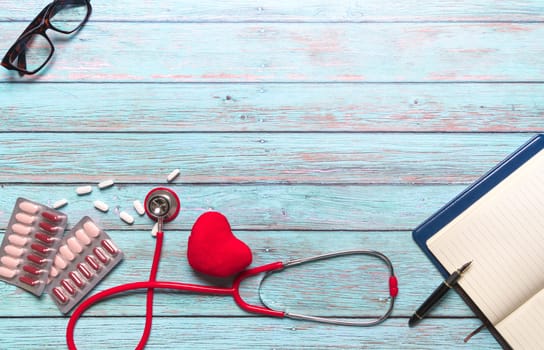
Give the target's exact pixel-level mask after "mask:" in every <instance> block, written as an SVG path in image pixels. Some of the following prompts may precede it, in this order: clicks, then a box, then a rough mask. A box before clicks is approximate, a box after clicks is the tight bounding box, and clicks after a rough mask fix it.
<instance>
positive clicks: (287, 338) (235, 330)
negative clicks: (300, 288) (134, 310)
mask: <svg viewBox="0 0 544 350" xmlns="http://www.w3.org/2000/svg"><path fill="white" fill-rule="evenodd" d="M16 320H17V321H20V322H25V325H26V326H28V327H29V328H31V329H44V328H45V327H46V328H47V332H43V333H38V332H36V333H32V334H29V335H25V336H24V337H17V336H16V337H9V338H7V339H5V340H4V341H3V345H5V346H6V348H9V349H25V348H27V347H28V344H40V349H59V348H62V347H63V345H64V329H65V327H66V323H67V320H66V319H63V318H51V319H40V318H37V319H16ZM406 322H407V320H406V319H391V320H388V321H387V323H385V324H383V325H382V326H380V327H370V328H359V327H331V326H326V325H319V324H315V323H306V322H300V321H291V320H280V319H272V318H229V317H227V318H217V317H216V318H199V317H190V318H183V317H156V318H155V320H154V322H153V323H154V328H153V331H152V333H151V338H150V341H149V343H148V346H147V347H146V349H180V348H187V347H190V348H191V349H210V348H213V349H293V348H304V349H339V348H341V349H361V348H363V349H364V348H371V349H390V348H391V347H395V348H397V349H398V348H402V349H418V350H420V349H458V348H459V347H460V346H462V345H463V344H462V342H463V340H462V339H463V338H464V337H465V336H466V335H467V334H468V333H470V332H471V331H473V330H474V329H475V328H476V327H478V326H479V325H480V323H479V321H478V320H475V319H464V320H456V319H446V320H428V322H427V323H426V324H425V325H424V324H422V325H421V326H420V327H418V328H408V327H406V326H405V324H406ZM0 326H1V327H2V329H4V330H5V332H6V333H8V334H17V333H18V332H19V331H20V329H21V324H20V323H18V322H13V321H11V320H6V319H0ZM142 327H143V319H138V318H136V319H135V318H121V319H120V318H104V317H99V318H85V319H83V320H82V322H81V324H80V325H78V328H76V333H75V339H76V344H77V345H78V349H80V350H84V349H98V348H100V349H104V348H107V349H132V348H133V347H134V346H135V345H136V344H137V343H138V340H139V339H140V334H141V329H142ZM430 334H432V335H433V336H432V337H431V336H429V335H430ZM467 346H469V347H471V348H473V349H490V350H492V349H500V347H499V346H498V345H497V343H496V342H495V341H494V340H493V338H492V337H491V336H490V335H489V334H488V333H487V332H485V331H484V332H482V333H480V334H478V335H477V336H475V337H474V338H473V339H472V340H471V341H470V342H469V343H468V345H467Z"/></svg>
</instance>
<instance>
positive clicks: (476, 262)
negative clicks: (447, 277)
mask: <svg viewBox="0 0 544 350" xmlns="http://www.w3.org/2000/svg"><path fill="white" fill-rule="evenodd" d="M427 246H428V247H429V249H430V250H431V252H432V253H433V254H434V255H435V256H436V258H437V259H438V260H439V261H440V262H441V263H442V264H443V265H444V267H445V268H446V270H447V271H448V272H450V273H451V272H453V271H454V270H456V269H458V268H459V267H460V266H461V265H463V264H464V263H466V262H468V261H471V260H472V261H473V263H472V265H471V266H470V268H469V269H468V270H467V271H466V272H465V274H464V275H463V277H461V279H460V280H459V284H460V285H461V287H462V288H463V289H464V290H465V291H466V293H467V294H468V295H469V296H470V297H471V299H472V300H473V301H474V302H475V303H476V305H478V307H479V308H480V310H481V311H482V312H483V313H484V314H485V315H486V316H487V318H488V319H489V320H490V321H491V323H492V324H494V325H496V324H497V323H498V322H500V321H501V320H502V319H504V318H505V317H506V316H507V315H508V314H510V313H511V312H512V311H514V310H515V309H516V308H518V307H519V306H520V305H522V304H523V303H524V302H526V301H527V300H528V299H529V298H530V297H531V296H533V295H535V294H536V293H537V292H539V291H540V290H541V289H543V288H544V150H542V151H540V152H539V153H537V154H536V155H534V156H533V157H532V158H531V159H529V160H528V161H527V162H526V163H525V164H523V165H522V166H521V167H519V168H518V169H517V170H516V171H514V173H512V174H511V175H510V176H508V177H507V178H506V179H504V180H503V181H502V182H501V183H499V184H498V185H497V186H495V187H494V188H493V189H492V190H491V191H489V192H488V193H486V194H485V195H484V196H482V197H481V198H480V199H478V200H477V201H476V202H475V203H474V204H473V205H472V206H470V207H469V208H468V209H466V210H465V211H464V212H463V213H461V215H459V216H458V217H457V218H455V219H454V220H453V221H451V222H450V223H449V224H448V225H446V226H445V227H444V228H442V229H441V230H440V231H439V232H438V233H437V234H435V235H434V236H433V237H431V238H430V239H429V240H428V241H427ZM542 336H543V337H544V331H543V332H542Z"/></svg>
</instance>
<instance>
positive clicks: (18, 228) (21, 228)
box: [11, 224, 32, 236]
mask: <svg viewBox="0 0 544 350" xmlns="http://www.w3.org/2000/svg"><path fill="white" fill-rule="evenodd" d="M11 230H12V231H13V232H15V233H16V234H18V235H22V236H27V235H29V234H30V232H32V226H26V225H22V224H14V225H12V226H11Z"/></svg>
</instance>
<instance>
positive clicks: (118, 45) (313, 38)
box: [0, 22, 544, 82]
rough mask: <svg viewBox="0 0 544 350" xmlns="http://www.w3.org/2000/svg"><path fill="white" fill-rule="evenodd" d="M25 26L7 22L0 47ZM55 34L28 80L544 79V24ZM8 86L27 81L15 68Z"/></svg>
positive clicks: (124, 27) (93, 29)
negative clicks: (41, 67) (47, 55)
mask: <svg viewBox="0 0 544 350" xmlns="http://www.w3.org/2000/svg"><path fill="white" fill-rule="evenodd" d="M21 30H22V28H21V26H20V23H0V33H1V35H0V43H1V44H0V45H1V46H0V51H5V50H7V49H8V47H9V45H11V43H12V42H13V40H14V38H16V37H17V36H18V35H19V34H20V32H21ZM157 33H160V36H158V35H157ZM52 36H53V37H54V41H55V45H56V47H57V51H56V54H55V57H54V59H53V60H54V61H53V62H51V64H49V65H48V67H47V69H46V70H45V71H43V73H42V74H40V75H38V76H36V77H33V78H32V77H28V78H26V79H23V81H32V80H39V81H89V82H105V81H116V82H119V81H123V82H280V81H283V82H286V81H287V82H323V81H327V82H467V81H478V82H493V81H494V82H497V81H500V82H504V81H529V82H542V81H543V80H544V72H543V71H542V69H540V67H542V66H543V65H544V54H543V53H544V49H543V48H542V46H541V45H540V38H542V37H544V26H542V25H541V24H540V23H516V24H512V23H502V22H500V23H357V24H344V23H327V24H326V25H325V24H314V23H303V24H300V23H299V24H269V23H264V24H255V23H227V24H225V23H210V24H204V25H203V24H195V23H147V22H146V23H110V22H106V23H102V22H98V23H89V25H88V26H86V27H85V29H84V30H82V31H81V32H80V33H78V35H77V36H76V37H74V38H72V40H66V39H61V38H59V37H58V35H55V34H52ZM158 53H160V54H158ZM505 57H508V58H509V59H504V58H505ZM1 80H2V81H21V79H20V78H18V76H17V74H15V73H13V74H8V72H5V73H4V75H3V76H2V78H1Z"/></svg>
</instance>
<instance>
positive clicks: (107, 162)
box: [0, 133, 529, 184]
mask: <svg viewBox="0 0 544 350" xmlns="http://www.w3.org/2000/svg"><path fill="white" fill-rule="evenodd" d="M528 138H529V136H528V135H526V134H446V135H443V134H416V135H413V134H409V133H407V134H405V133H401V134H390V133H384V134H379V133H370V134H359V133H340V134H337V133H324V134H323V133H317V134H314V133H251V134H245V133H187V134H177V133H124V134H123V136H122V137H120V136H119V135H118V134H115V133H113V134H111V133H106V134H94V133H62V134H58V133H3V134H0V142H1V144H2V148H3V149H2V153H3V157H2V158H0V167H1V168H2V169H3V170H2V172H1V173H0V182H3V183H8V182H17V183H32V182H39V183H59V182H69V183H84V182H97V183H98V182H100V181H103V180H104V179H107V178H114V179H115V180H116V181H118V182H119V183H163V182H165V178H166V176H167V175H168V174H169V173H170V172H171V171H172V170H173V169H176V168H180V169H182V174H181V176H180V178H179V179H178V181H181V182H183V183H200V184H202V183H257V182H258V183H285V184H296V183H316V184H319V183H337V184H342V183H348V184H349V183H351V184H377V183H379V184H406V183H410V184H421V183H468V182H471V181H474V180H475V179H476V178H478V177H480V176H481V175H483V174H484V173H485V172H487V170H488V169H490V168H491V167H492V166H494V165H495V164H497V163H498V162H499V161H500V160H502V159H503V158H504V157H505V156H507V155H508V154H510V153H511V152H513V151H514V150H516V149H517V148H518V147H519V146H521V145H522V144H523V143H525V142H526V141H527V140H528Z"/></svg>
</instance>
